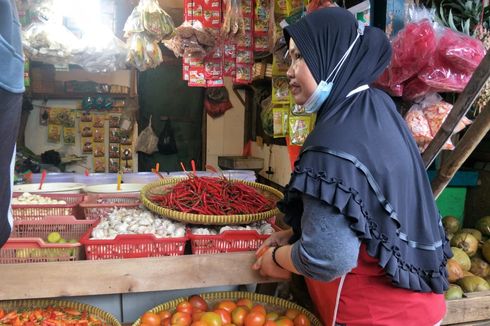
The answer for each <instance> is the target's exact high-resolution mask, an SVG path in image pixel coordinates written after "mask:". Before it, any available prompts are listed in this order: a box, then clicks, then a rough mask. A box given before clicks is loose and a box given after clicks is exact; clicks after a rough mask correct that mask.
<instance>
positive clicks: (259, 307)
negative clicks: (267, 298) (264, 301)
mask: <svg viewBox="0 0 490 326" xmlns="http://www.w3.org/2000/svg"><path fill="white" fill-rule="evenodd" d="M250 312H258V313H260V314H262V315H264V316H265V315H267V311H265V308H264V306H262V305H260V304H258V305H255V306H253V308H252V309H250Z"/></svg>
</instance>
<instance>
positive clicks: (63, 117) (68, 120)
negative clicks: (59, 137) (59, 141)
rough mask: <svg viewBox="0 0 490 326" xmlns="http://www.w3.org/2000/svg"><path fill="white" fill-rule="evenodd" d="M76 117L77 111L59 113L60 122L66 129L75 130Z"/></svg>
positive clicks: (65, 110) (66, 110)
mask: <svg viewBox="0 0 490 326" xmlns="http://www.w3.org/2000/svg"><path fill="white" fill-rule="evenodd" d="M76 117H77V114H76V112H75V111H73V110H68V109H64V110H62V111H60V112H59V114H58V121H59V123H60V124H61V125H62V126H64V127H68V128H74V127H75V119H76Z"/></svg>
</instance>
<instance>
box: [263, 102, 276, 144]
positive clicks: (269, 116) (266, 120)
mask: <svg viewBox="0 0 490 326" xmlns="http://www.w3.org/2000/svg"><path fill="white" fill-rule="evenodd" d="M260 106H261V110H260V121H261V122H262V129H263V130H264V133H265V134H266V135H268V136H270V137H273V136H274V123H273V110H272V97H271V96H269V97H267V98H266V99H264V100H263V101H262V102H261V103H260Z"/></svg>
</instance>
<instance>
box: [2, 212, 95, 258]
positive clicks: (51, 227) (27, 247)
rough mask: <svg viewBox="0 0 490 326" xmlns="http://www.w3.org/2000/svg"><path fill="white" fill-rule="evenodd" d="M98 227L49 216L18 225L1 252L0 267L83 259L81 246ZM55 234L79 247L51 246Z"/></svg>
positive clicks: (61, 244)
mask: <svg viewBox="0 0 490 326" xmlns="http://www.w3.org/2000/svg"><path fill="white" fill-rule="evenodd" d="M95 223H96V221H93V220H77V219H76V218H75V217H73V216H49V217H46V218H45V219H43V220H31V221H17V222H15V223H14V228H13V230H12V234H11V237H10V239H9V240H8V241H7V243H6V244H5V245H4V246H3V247H2V249H1V250H0V264H9V263H33V262H47V261H68V260H79V259H82V258H83V250H82V245H81V243H80V242H79V241H80V238H81V237H82V235H83V234H85V232H87V230H88V229H89V228H90V227H91V226H92V225H94V224H95ZM51 232H59V233H60V234H61V236H62V237H63V238H64V239H65V240H67V241H69V240H71V239H75V240H77V242H76V243H48V242H45V241H44V240H43V239H46V238H47V236H48V234H50V233H51Z"/></svg>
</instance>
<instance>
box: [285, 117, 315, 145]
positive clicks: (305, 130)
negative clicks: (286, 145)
mask: <svg viewBox="0 0 490 326" xmlns="http://www.w3.org/2000/svg"><path fill="white" fill-rule="evenodd" d="M310 131H311V117H310V116H289V138H290V139H291V144H293V145H303V143H304V142H305V140H306V137H307V136H308V134H309V133H310Z"/></svg>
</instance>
